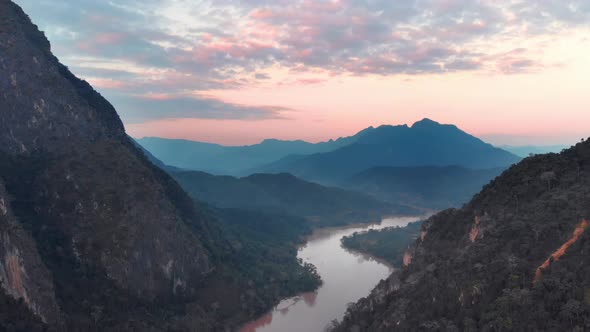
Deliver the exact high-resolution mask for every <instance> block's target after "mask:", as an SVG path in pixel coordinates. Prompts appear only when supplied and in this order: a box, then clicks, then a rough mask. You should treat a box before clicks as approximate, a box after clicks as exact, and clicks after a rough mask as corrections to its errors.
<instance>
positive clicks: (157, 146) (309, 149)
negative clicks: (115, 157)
mask: <svg viewBox="0 0 590 332" xmlns="http://www.w3.org/2000/svg"><path fill="white" fill-rule="evenodd" d="M351 141H352V138H350V137H347V138H339V139H337V140H335V141H333V140H330V141H328V142H322V143H316V144H313V143H308V142H304V141H282V140H276V139H267V140H264V141H263V142H261V143H259V144H254V145H246V146H223V145H219V144H211V143H202V142H195V141H188V140H179V139H165V138H158V137H145V138H141V139H138V140H137V142H138V143H139V144H140V145H141V146H143V147H144V148H145V149H147V150H148V151H149V152H150V153H152V154H153V155H154V156H155V157H156V158H158V159H160V160H162V161H163V162H164V163H166V164H167V165H171V166H175V167H180V168H184V169H188V170H198V171H205V172H209V173H213V174H218V175H245V173H248V172H249V171H250V170H252V169H255V168H257V167H260V166H262V165H265V164H268V163H271V162H274V161H276V160H279V159H281V158H283V157H286V156H289V155H308V154H312V153H318V152H326V151H332V150H334V149H337V148H339V147H342V146H345V145H347V144H349V143H350V142H351Z"/></svg>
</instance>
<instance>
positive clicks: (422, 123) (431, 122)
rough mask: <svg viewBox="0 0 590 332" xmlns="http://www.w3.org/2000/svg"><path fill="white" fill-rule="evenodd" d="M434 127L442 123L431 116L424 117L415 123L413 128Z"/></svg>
mask: <svg viewBox="0 0 590 332" xmlns="http://www.w3.org/2000/svg"><path fill="white" fill-rule="evenodd" d="M427 126H428V127H432V126H441V124H440V123H438V122H436V121H434V120H431V119H429V118H424V119H422V120H420V121H416V122H415V123H414V124H413V125H412V128H419V127H427Z"/></svg>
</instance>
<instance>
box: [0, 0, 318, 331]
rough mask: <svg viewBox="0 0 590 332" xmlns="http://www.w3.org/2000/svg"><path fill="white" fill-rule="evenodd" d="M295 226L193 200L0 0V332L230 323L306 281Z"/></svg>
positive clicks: (204, 327) (310, 282)
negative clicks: (150, 158)
mask: <svg viewBox="0 0 590 332" xmlns="http://www.w3.org/2000/svg"><path fill="white" fill-rule="evenodd" d="M308 230H309V225H305V224H304V223H303V222H302V221H301V218H295V217H288V218H287V217H284V216H274V215H271V214H263V213H250V212H248V213H245V212H242V211H236V210H232V211H218V210H217V209H214V208H211V207H208V206H206V205H204V204H199V203H198V202H195V201H194V200H193V199H191V198H190V197H189V196H188V195H187V194H186V193H185V192H184V191H183V190H182V188H181V187H180V186H179V185H178V184H177V183H176V182H175V181H174V180H173V179H172V178H171V177H170V176H169V175H168V174H167V173H165V172H164V171H162V170H161V169H159V168H158V167H156V166H155V165H153V164H152V163H151V162H150V161H149V160H148V159H147V157H146V156H145V155H144V153H143V152H142V151H141V150H140V149H139V148H138V147H137V146H136V145H135V143H134V142H132V140H131V139H130V138H129V137H128V136H127V135H126V133H125V130H124V127H123V124H122V122H121V121H120V119H119V116H118V115H117V113H116V111H115V109H114V108H113V107H112V106H111V104H110V103H109V102H108V101H107V100H105V99H104V98H103V97H102V96H101V95H100V94H99V93H97V92H96V91H95V90H93V89H92V87H91V86H90V85H89V84H88V83H87V82H85V81H82V80H80V79H78V78H76V77H75V76H74V75H73V74H72V73H71V72H70V71H69V70H68V68H66V67H65V66H63V65H62V64H61V63H59V61H58V60H57V58H55V57H54V56H53V55H52V53H51V48H50V44H49V41H48V40H47V39H46V38H45V35H44V34H43V33H42V32H40V31H39V30H38V28H37V27H36V26H35V25H33V24H32V23H31V21H30V19H29V17H28V16H27V15H26V14H25V13H24V12H23V11H22V9H21V8H20V7H18V6H17V5H16V4H14V3H13V2H12V1H9V0H0V239H1V242H0V331H222V330H231V329H234V328H235V327H236V325H237V324H239V323H241V322H243V321H245V320H247V319H250V318H252V317H254V316H256V315H259V314H260V313H262V312H265V311H266V310H268V309H269V308H271V307H272V306H273V305H274V304H276V303H278V301H279V300H280V299H281V298H283V297H285V296H290V295H293V294H295V293H298V292H302V291H309V290H312V289H313V288H314V287H316V286H317V284H318V283H319V278H318V277H317V275H316V274H314V271H313V269H312V268H311V267H309V266H301V265H299V264H298V262H297V259H296V253H297V248H296V243H295V242H296V241H298V237H299V236H300V235H301V234H304V233H305V232H307V231H308ZM271 235H272V236H276V238H277V240H276V241H274V242H271V241H266V240H263V239H262V237H264V236H266V237H268V236H271ZM278 239H281V240H280V241H279V240H278ZM262 255H264V258H265V259H264V260H261V259H260V257H263V256H262Z"/></svg>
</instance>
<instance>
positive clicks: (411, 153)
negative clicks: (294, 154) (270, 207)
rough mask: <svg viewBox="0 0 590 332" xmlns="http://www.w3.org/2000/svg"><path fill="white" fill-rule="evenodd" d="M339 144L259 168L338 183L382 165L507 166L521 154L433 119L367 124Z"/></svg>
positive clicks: (480, 167)
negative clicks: (347, 141)
mask: <svg viewBox="0 0 590 332" xmlns="http://www.w3.org/2000/svg"><path fill="white" fill-rule="evenodd" d="M357 136H358V139H357V140H356V141H355V142H354V143H353V144H350V145H347V146H345V147H342V148H340V149H337V150H334V151H331V152H326V153H317V154H314V155H311V156H307V157H304V158H297V159H295V160H280V161H278V162H275V163H272V164H270V165H267V166H264V167H262V168H261V169H260V171H261V172H273V173H274V172H288V173H292V174H294V175H296V176H299V177H302V178H304V179H308V180H312V181H319V182H324V183H334V182H338V181H341V180H343V179H346V178H348V177H351V176H353V175H354V174H357V173H360V172H362V171H364V170H366V169H369V168H373V167H379V166H393V167H415V166H462V167H466V168H474V169H489V168H496V167H506V166H509V165H511V164H513V163H515V162H517V161H518V160H519V159H520V158H519V157H517V156H515V155H513V154H510V153H508V152H506V151H504V150H501V149H498V148H495V147H493V146H491V145H489V144H486V143H484V142H483V141H481V140H479V139H477V138H475V137H473V136H471V135H469V134H467V133H465V132H463V131H461V130H459V129H458V128H457V127H455V126H453V125H441V124H439V123H437V122H434V121H432V120H429V119H424V120H422V121H419V122H416V123H415V124H414V125H413V126H412V127H408V126H406V125H403V126H381V127H378V128H368V129H366V130H364V131H362V132H361V133H359V134H358V135H357Z"/></svg>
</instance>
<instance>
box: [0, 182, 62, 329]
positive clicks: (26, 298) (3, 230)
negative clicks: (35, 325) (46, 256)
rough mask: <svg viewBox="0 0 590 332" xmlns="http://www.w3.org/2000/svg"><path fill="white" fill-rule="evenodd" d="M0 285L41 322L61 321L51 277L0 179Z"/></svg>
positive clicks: (57, 322)
mask: <svg viewBox="0 0 590 332" xmlns="http://www.w3.org/2000/svg"><path fill="white" fill-rule="evenodd" d="M0 286H1V287H2V290H3V291H4V293H5V294H7V295H10V296H12V297H13V298H14V299H19V300H22V301H23V302H24V303H25V305H26V306H27V307H28V308H29V309H30V310H31V311H32V312H33V313H34V314H35V315H37V316H38V317H39V318H40V319H41V320H42V321H43V322H45V323H48V324H52V325H59V324H61V323H62V317H61V313H60V309H59V307H58V305H57V301H56V299H55V291H54V287H53V280H52V277H51V274H50V273H49V271H48V269H47V267H46V266H45V265H44V264H43V261H42V259H41V257H40V255H39V252H38V251H37V248H36V246H35V241H34V240H33V239H32V238H31V236H30V235H29V234H28V233H27V232H26V231H25V230H24V229H23V228H22V225H21V224H20V223H19V222H18V221H17V220H16V219H15V217H14V214H13V212H12V209H11V208H10V198H9V197H8V195H7V194H6V190H5V188H4V183H3V182H2V181H0Z"/></svg>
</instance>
